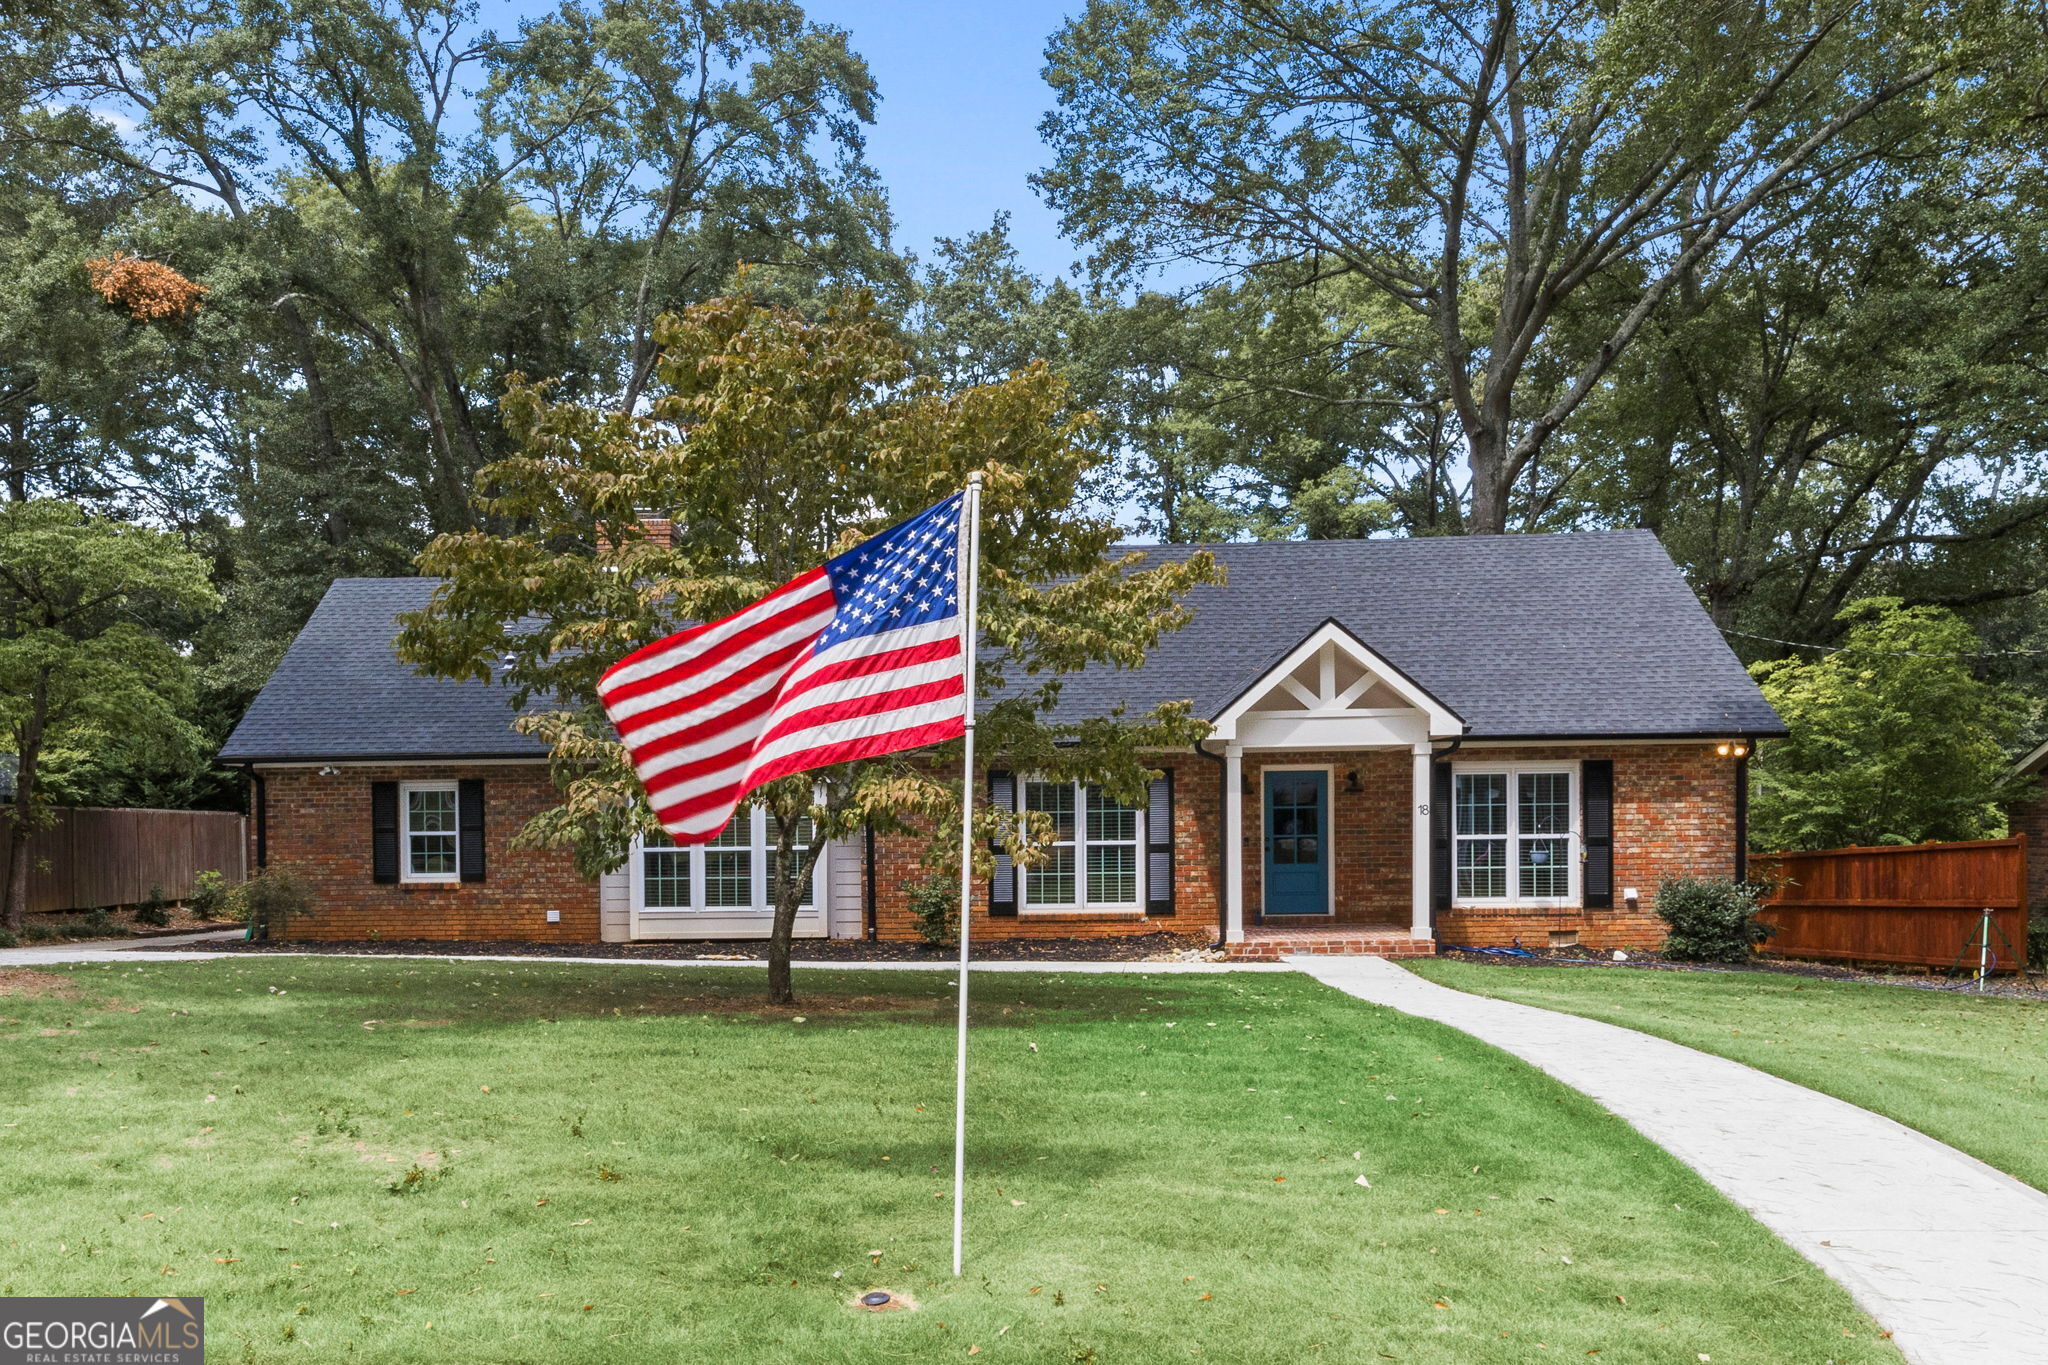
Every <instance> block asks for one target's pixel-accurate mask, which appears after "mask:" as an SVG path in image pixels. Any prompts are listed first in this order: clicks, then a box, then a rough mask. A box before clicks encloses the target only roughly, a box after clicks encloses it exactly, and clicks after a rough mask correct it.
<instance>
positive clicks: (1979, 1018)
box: [1415, 962, 2048, 1190]
mask: <svg viewBox="0 0 2048 1365" xmlns="http://www.w3.org/2000/svg"><path fill="white" fill-rule="evenodd" d="M1415 970H1416V971H1418V972H1420V973H1421V974H1422V975H1423V976H1426V977H1428V978H1429V979H1430V980H1432V981H1436V982H1440V983H1442V984H1443V985H1446V986H1455V987H1457V988H1458V989H1460V990H1466V991H1471V992H1473V993H1474V994H1477V995H1492V996H1498V997H1499V998H1501V999H1503V1000H1515V1001H1520V1002H1521V1003H1522V1004H1525V1005H1541V1006H1543V1007H1544V1008H1546V1009H1554V1010H1563V1011H1565V1012H1566V1013H1569V1014H1583V1015H1585V1016H1587V1017H1588V1018H1592V1019H1601V1020H1605V1021H1606V1022H1608V1023H1610V1024H1621V1025H1624V1026H1625V1027H1628V1028H1632V1029H1640V1030H1641V1031H1642V1032H1644V1033H1654V1034H1656V1035H1657V1036H1658V1037H1660V1038H1669V1039H1670V1040H1672V1041H1673V1042H1676V1043H1684V1044H1686V1045H1687V1046H1689V1047H1696V1048H1699V1049H1700V1050H1701V1051H1703V1052H1713V1053H1718V1054H1719V1055H1721V1056H1723V1057H1732V1058H1734V1059H1735V1060H1736V1061H1738V1062H1747V1063H1748V1064H1749V1065H1751V1066H1754V1067H1756V1068H1758V1069H1759V1070H1763V1071H1768V1072H1770V1073H1771V1074H1773V1075H1776V1076H1783V1077H1784V1078H1785V1079H1786V1080H1788V1081H1797V1082H1798V1083H1799V1084H1801V1085H1804V1086H1808V1087H1811V1088H1812V1089H1815V1090H1819V1091H1823V1092H1825V1093H1827V1094H1830V1095H1835V1096H1838V1097H1839V1098H1841V1099H1845V1100H1848V1101H1849V1102H1850V1103H1852V1104H1859V1105H1862V1106H1863V1107H1864V1108H1866V1109H1874V1110H1876V1111H1877V1112H1878V1113H1880V1114H1884V1115H1887V1116H1889V1117H1891V1118H1894V1119H1897V1120H1898V1121H1899V1122H1900V1123H1903V1124H1905V1125H1907V1126H1908V1127H1911V1128H1917V1129H1919V1130H1920V1131H1921V1132H1923V1133H1926V1134H1927V1135H1928V1136H1930V1137H1935V1138H1939V1139H1941V1140H1942V1141H1943V1142H1946V1143H1948V1144H1949V1145H1950V1146H1952V1147H1959V1148H1961V1149H1962V1150H1963V1151H1965V1152H1968V1153H1970V1154H1971V1155H1972V1156H1975V1157H1977V1158H1978V1159H1980V1160H1982V1161H1986V1162H1989V1163H1990V1164H1991V1165H1993V1166H1996V1167H1998V1168H1999V1169H2000V1170H2002V1171H2005V1172H2006V1173H2008V1174H2010V1175H2014V1176H2017V1177H2019V1178H2020V1179H2021V1180H2024V1181H2026V1182H2027V1183H2028V1184H2030V1185H2034V1186H2036V1187H2038V1188H2040V1189H2044V1190H2048V1007H2044V1006H2043V1005H2042V1004H2041V1003H2040V1002H2039V1001H2032V1000H2010V999H2002V998H2000V997H1997V996H1977V995H1964V994H1957V993H1952V992H1948V991H1929V990H1914V989H1911V988H1909V987H1903V986H1884V985H1866V984H1861V983H1857V982H1849V981H1817V980H1812V979H1808V978H1802V977H1794V976H1788V975H1774V974H1769V973H1763V972H1730V973H1718V972H1662V971H1634V970H1627V969H1618V968H1601V967H1492V966H1479V965H1476V964H1468V963H1457V962H1424V963H1420V964H1416V965H1415Z"/></svg>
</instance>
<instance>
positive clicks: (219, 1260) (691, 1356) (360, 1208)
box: [0, 958, 1898, 1365]
mask: <svg viewBox="0 0 2048 1365" xmlns="http://www.w3.org/2000/svg"><path fill="white" fill-rule="evenodd" d="M68 978H69V985H70V987H71V988H72V990H73V991H74V992H75V993H74V994H73V996H72V997H71V998H60V997H57V996H50V995H44V996H40V997H28V996H23V995H20V994H15V995H12V996H9V997H6V998H0V1015H4V1016H5V1017H6V1023H5V1024H4V1025H0V1033H4V1038H5V1041H6V1043H7V1046H6V1049H5V1052H4V1053H0V1058H4V1060H0V1095H4V1096H5V1099H4V1101H0V1107H4V1111H5V1112H4V1113H0V1123H4V1124H5V1126H4V1127H0V1228H4V1233H0V1237H4V1245H0V1293H5V1294H113V1293H129V1294H157V1293H173V1292H175V1293H179V1294H196V1295H204V1296H205V1298H206V1306H207V1319H208V1326H209V1333H208V1335H209V1347H210V1354H209V1359H210V1360H213V1361H215V1362H216V1365H231V1363H232V1362H239V1361H245V1360H246V1361H306V1362H309V1365H310V1362H316V1361H317V1362H328V1361H347V1360H362V1361H377V1362H385V1361H400V1362H404V1361H423V1362H424V1361H436V1362H442V1361H461V1362H464V1365H482V1363H484V1362H514V1361H521V1362H523V1361H532V1362H548V1363H549V1365H556V1363H557V1362H581V1361H590V1362H607V1365H610V1363H612V1362H638V1361H664V1362H667V1361H689V1362H696V1361H707V1362H717V1365H743V1363H744V1362H756V1361H759V1362H775V1363H776V1365H785V1363H787V1362H805V1365H812V1363H813V1362H832V1361H863V1362H865V1361H875V1362H881V1361H896V1360H915V1361H931V1360H951V1359H959V1360H965V1359H967V1358H968V1355H969V1352H970V1349H971V1348H973V1347H977V1346H978V1347H979V1348H980V1351H979V1353H978V1356H977V1357H976V1358H977V1360H980V1361H989V1362H996V1361H1029V1362H1090V1361H1095V1362H1102V1363H1103V1365H1110V1363H1111V1362H1115V1363H1117V1365H1121V1363H1122V1362H1168V1361H1171V1362H1185V1361H1189V1360H1218V1361H1260V1360H1270V1361H1282V1360H1284V1361H1306V1360H1317V1359H1326V1360H1330V1361H1341V1362H1352V1361H1363V1362H1368V1363H1371V1362H1377V1361H1379V1360H1382V1359H1389V1360H1400V1361H1432V1362H1460V1365H1463V1363H1466V1362H1495V1361H1528V1360H1549V1359H1557V1360H1562V1359H1565V1358H1572V1359H1581V1360H1583V1359H1586V1358H1588V1357H1589V1355H1590V1354H1591V1353H1594V1352H1598V1353H1599V1354H1598V1356H1597V1357H1596V1358H1597V1360H1598V1361H1599V1362H1600V1363H1601V1365H1611V1363H1612V1362H1617V1361H1643V1362H1669V1361H1676V1362H1680V1363H1681V1365H1693V1362H1695V1361H1696V1359H1698V1358H1699V1357H1701V1356H1703V1355H1711V1357H1712V1358H1713V1361H1714V1362H1716V1365H1736V1363H1738V1362H1758V1363H1759V1365H1760V1363H1762V1362H1770V1363H1771V1365H1780V1363H1781V1362H1812V1365H1822V1362H1825V1361H1841V1362H1880V1361H1882V1362H1891V1361H1896V1360H1897V1358H1898V1357H1897V1355H1896V1353H1895V1351H1894V1350H1893V1348H1892V1347H1891V1345H1890V1344H1889V1342H1887V1341H1885V1340H1884V1339H1883V1338H1882V1337H1881V1335H1880V1334H1879V1333H1878V1331H1877V1329H1876V1328H1875V1326H1874V1325H1873V1324H1872V1323H1871V1322H1870V1321H1869V1320H1868V1319H1867V1318H1865V1317H1863V1316H1862V1315H1861V1314H1859V1313H1858V1312H1856V1311H1855V1309H1854V1308H1853V1307H1852V1305H1851V1304H1850V1303H1849V1301H1848V1299H1847V1297H1846V1296H1845V1295H1844V1294H1843V1293H1842V1292H1840V1291H1839V1290H1838V1289H1837V1288H1836V1287H1835V1286H1834V1285H1833V1284H1831V1283H1830V1282H1829V1281H1828V1280H1826V1279H1825V1278H1824V1277H1823V1276H1822V1275H1821V1274H1820V1273H1819V1272H1818V1271H1817V1270H1815V1269H1813V1268H1812V1267H1811V1266H1810V1265H1808V1264H1807V1263H1806V1262H1805V1261H1803V1260H1801V1259H1800V1258H1799V1257H1798V1256H1797V1255H1795V1254H1794V1253H1793V1252H1792V1251H1791V1250H1789V1249H1788V1248H1786V1247H1785V1246H1783V1245H1782V1244H1780V1243H1779V1242H1777V1241H1776V1240H1774V1239H1773V1238H1772V1237H1770V1236H1769V1234H1767V1233H1766V1232H1765V1231H1764V1230H1763V1229H1762V1228H1760V1227H1759V1226H1758V1225H1757V1224H1755V1223H1754V1222H1752V1221H1751V1220H1750V1219H1749V1218H1748V1217H1746V1216H1745V1215H1743V1214H1742V1213H1740V1212H1739V1211H1738V1210H1736V1209H1735V1208H1734V1207H1733V1206H1731V1205H1729V1204H1728V1203H1726V1202H1725V1201H1724V1200H1722V1199H1720V1198H1719V1197H1718V1196H1717V1195H1715V1194H1714V1193H1713V1192H1712V1191H1711V1190H1710V1189H1708V1188H1707V1187H1706V1186H1705V1185H1704V1184H1702V1182H1700V1181H1699V1180H1698V1179H1697V1178H1696V1177H1694V1176H1693V1175H1692V1174H1691V1173H1690V1172H1688V1171H1687V1170H1685V1169H1684V1168H1683V1167H1681V1166H1680V1165H1679V1164H1678V1163H1677V1162H1675V1161H1674V1160H1672V1159H1671V1158H1669V1157H1668V1156H1666V1155H1665V1154H1664V1153H1662V1152H1660V1151H1658V1150H1657V1149H1655V1148H1653V1147H1652V1146H1650V1145H1649V1144H1648V1143H1646V1142H1644V1141H1643V1140H1642V1139H1641V1138H1640V1137H1638V1136H1637V1135H1636V1134H1635V1133H1634V1132H1633V1131H1632V1130H1631V1129H1629V1128H1628V1127H1626V1126H1625V1125H1623V1124H1622V1123H1620V1122H1619V1121H1617V1120H1615V1119H1613V1118H1612V1117H1611V1116H1609V1115H1608V1114H1606V1113H1605V1112H1604V1111H1603V1110H1601V1109H1599V1108H1598V1107H1597V1106H1595V1105H1594V1104H1592V1103H1591V1102H1590V1101H1587V1100H1585V1099H1584V1098H1583V1097H1580V1096H1578V1095H1576V1094H1574V1093H1573V1092H1571V1091H1568V1090H1565V1089H1564V1088H1562V1087H1560V1086H1558V1085H1556V1084H1555V1083H1553V1082H1551V1081H1550V1080H1549V1079H1548V1078H1546V1077H1544V1076H1542V1075H1540V1074H1538V1073H1536V1072H1534V1071H1532V1070H1530V1069H1529V1068H1527V1067H1524V1066H1522V1065H1521V1064H1519V1063H1517V1062H1515V1061H1513V1060H1512V1059H1510V1058H1508V1057H1506V1056H1505V1055H1503V1054H1501V1053H1499V1052H1496V1051H1494V1050H1493V1049H1491V1048H1488V1047H1485V1046H1483V1045H1481V1044H1479V1043H1477V1042H1475V1041H1473V1040H1471V1039H1469V1038H1466V1037H1464V1036H1463V1035H1460V1034H1457V1033H1454V1032H1451V1031H1449V1030H1446V1029H1443V1028H1441V1027H1439V1026H1437V1025H1433V1024H1430V1023H1427V1022H1424V1021H1420V1020H1415V1019H1411V1018H1408V1017H1405V1016H1402V1015H1398V1014H1394V1013H1392V1012H1389V1011H1386V1010H1383V1009H1378V1008H1375V1007H1372V1006H1368V1005H1366V1004H1364V1003H1362V1002H1359V1001H1355V1000H1352V999H1350V998H1348V997H1345V996H1342V995H1339V994H1337V993H1335V992H1332V991H1329V990H1326V989H1325V988H1323V987H1321V986H1318V985H1316V984H1315V983H1313V982H1311V981H1308V980H1307V979H1305V978H1301V977H1295V976H1280V975H1264V976H1249V975H1235V976H1154V977H1136V976H1087V975H1075V976H1069V977H1061V976H1059V975H1057V974H1048V975H1007V974H1006V975H995V974H989V975H985V976H983V977H981V978H979V982H980V985H979V992H980V993H979V996H978V1005H977V1017H978V1021H979V1030H978V1033H977V1034H976V1039H975V1044H974V1049H975V1051H974V1057H975V1068H976V1077H977V1079H976V1083H975V1091H974V1099H973V1102H972V1103H973V1109H972V1118H973V1129H972V1133H973V1138H972V1159H971V1162H972V1172H973V1174H972V1178H971V1185H970V1200H971V1204H970V1210H969V1212H970V1219H969V1227H970V1242H969V1256H970V1259H969V1271H968V1274H967V1276H966V1278H965V1279H963V1280H961V1281H958V1282H955V1281H953V1280H952V1279H951V1278H950V1277H949V1276H948V1275H947V1274H946V1273H945V1272H946V1261H947V1249H948V1243H947V1238H948V1202H947V1199H946V1197H945V1192H946V1191H947V1189H948V1186H949V1176H950V1155H949V1153H950V1140H951V1131H952V1118H951V1112H950V1103H949V1101H950V1096H951V1049H952V1037H951V1031H950V1029H949V1028H948V1027H947V1024H948V1020H949V1013H950V1011H949V1004H948V988H949V982H948V979H947V977H946V975H945V974H941V973H889V974H884V973H852V972H844V973H842V972H831V973H802V974H800V975H799V982H798V984H799V987H800V989H801V990H802V991H803V993H804V994H805V996H806V999H805V1002H804V1006H803V1008H802V1009H801V1010H800V1011H798V1013H799V1014H800V1015H801V1016H802V1017H801V1020H799V1019H798V1018H796V1017H792V1016H791V1015H790V1014H787V1013H784V1014H775V1013H771V1012H767V1011H758V1010H756V1009H755V1008H754V1006H753V1002H754V1001H755V1000H756V999H757V998H758V996H757V994H756V993H757V992H758V991H759V989H760V982H761V976H760V974H759V973H758V972H756V971H754V970H749V969H733V970H720V971H675V970H667V969H657V968H644V967H621V968H584V967H564V966H551V965H546V964H530V965H528V964H497V963H489V964H487V963H427V962H416V961H390V960H341V959H306V958H299V959H265V960H259V961H252V960H248V959H242V960H234V961H222V962H212V963H199V964H152V965H149V966H146V967H141V968H137V967H133V966H125V965H124V966H120V967H82V968H77V969H74V970H72V971H71V972H69V973H68ZM862 997H865V998H862ZM1034 1045H1035V1048H1034ZM1354 1153H1360V1154H1362V1155H1361V1156H1359V1157H1357V1158H1354V1155H1353V1154H1354ZM413 1171H417V1172H419V1174H418V1175H417V1176H415V1177H414V1178H413V1179H412V1181H411V1183H410V1184H408V1183H407V1180H406V1177H407V1174H408V1172H413ZM1361 1175H1365V1176H1367V1177H1369V1178H1370V1180H1371V1182H1372V1184H1371V1188H1365V1187H1363V1186H1360V1185H1359V1184H1358V1183H1356V1182H1357V1180H1358V1177H1359V1176H1361ZM835 1274H836V1275H837V1278H835ZM871 1286H886V1287H888V1288H891V1289H895V1290H899V1291H907V1292H909V1293H910V1294H912V1295H914V1296H916V1298H917V1299H918V1300H919V1301H920V1302H921V1304H922V1307H921V1308H920V1309H919V1310H918V1311H915V1312H902V1313H894V1314H867V1313H860V1312H856V1311H853V1310H850V1309H849V1308H848V1307H847V1306H846V1302H847V1300H848V1299H850V1298H851V1297H852V1296H853V1295H855V1294H856V1293H858V1292H859V1291H861V1290H864V1289H867V1288H869V1287H871Z"/></svg>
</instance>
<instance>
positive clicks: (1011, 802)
mask: <svg viewBox="0 0 2048 1365" xmlns="http://www.w3.org/2000/svg"><path fill="white" fill-rule="evenodd" d="M988 803H989V805H991V806H993V807H995V808H996V809H997V810H1009V811H1013V810H1015V809H1017V777H1016V774H1014V773H1010V772H1006V771H1004V770H1003V769H1001V768H990V769H989V770H988ZM988 847H989V852H991V853H993V854H994V855H995V873H994V875H993V876H991V877H990V878H989V881H988V913H989V917H990V918H991V919H1015V918H1016V917H1017V868H1016V865H1015V864H1014V863H1012V862H1011V861H1010V855H1009V854H1007V853H1005V852H1003V846H1002V845H1001V844H1000V843H997V842H996V841H995V840H993V839H991V840H989V844H988Z"/></svg>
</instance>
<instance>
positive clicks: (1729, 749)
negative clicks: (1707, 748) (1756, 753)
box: [1714, 739, 1749, 758]
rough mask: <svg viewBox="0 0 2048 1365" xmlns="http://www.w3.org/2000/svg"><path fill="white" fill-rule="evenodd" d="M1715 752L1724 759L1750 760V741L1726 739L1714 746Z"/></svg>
mask: <svg viewBox="0 0 2048 1365" xmlns="http://www.w3.org/2000/svg"><path fill="white" fill-rule="evenodd" d="M1714 752H1715V753H1717V754H1719V755H1720V756H1721V757H1722V758H1748V757H1749V741H1748V740H1746V739H1724V740H1722V741H1721V742H1720V743H1719V744H1717V745H1715V746H1714Z"/></svg>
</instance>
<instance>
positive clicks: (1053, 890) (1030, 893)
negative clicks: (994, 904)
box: [1024, 844, 1074, 905]
mask: <svg viewBox="0 0 2048 1365" xmlns="http://www.w3.org/2000/svg"><path fill="white" fill-rule="evenodd" d="M1024 901H1025V904H1027V905H1072V904H1073V903H1074V846H1073V845H1072V844H1061V845H1058V846H1057V847H1055V848H1053V849H1052V850H1051V852H1050V853H1049V855H1048V856H1047V858H1046V860H1045V861H1044V862H1042V863H1040V864H1039V865H1038V866H1037V867H1034V868H1030V869H1028V875H1027V876H1026V877H1025V878H1024Z"/></svg>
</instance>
